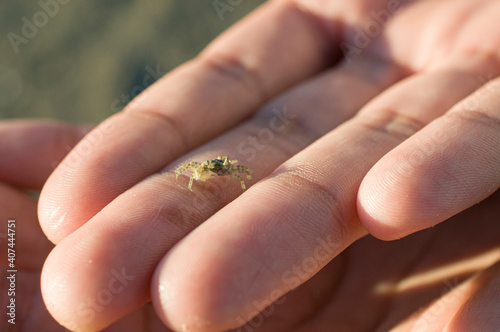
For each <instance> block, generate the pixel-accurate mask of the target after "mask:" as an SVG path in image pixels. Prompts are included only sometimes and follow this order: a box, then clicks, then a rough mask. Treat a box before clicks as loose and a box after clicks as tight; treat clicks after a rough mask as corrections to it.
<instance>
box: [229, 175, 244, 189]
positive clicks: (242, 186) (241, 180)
mask: <svg viewBox="0 0 500 332" xmlns="http://www.w3.org/2000/svg"><path fill="white" fill-rule="evenodd" d="M230 176H231V177H232V178H234V179H238V180H240V183H241V188H243V190H245V189H247V187H246V186H245V182H243V179H242V178H241V176H239V175H238V174H236V173H232V174H231V175H230Z"/></svg>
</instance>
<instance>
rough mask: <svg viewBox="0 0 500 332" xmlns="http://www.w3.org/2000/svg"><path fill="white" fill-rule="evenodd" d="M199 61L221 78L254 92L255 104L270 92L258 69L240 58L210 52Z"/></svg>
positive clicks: (267, 96) (264, 99) (263, 99)
mask: <svg viewBox="0 0 500 332" xmlns="http://www.w3.org/2000/svg"><path fill="white" fill-rule="evenodd" d="M201 61H202V64H204V65H205V66H207V68H209V70H211V71H213V72H214V73H216V74H217V75H219V76H221V77H222V78H224V79H227V80H229V81H232V82H235V83H236V84H241V85H243V86H244V87H246V89H247V90H248V91H252V92H254V96H255V98H256V99H257V100H256V104H261V103H263V102H264V101H266V100H267V99H268V98H269V95H270V94H269V93H268V91H267V89H266V87H265V84H264V80H263V79H262V78H261V77H260V76H259V73H258V71H257V70H255V69H252V68H251V67H250V66H248V65H246V64H245V63H244V62H243V61H242V60H241V59H239V58H237V57H229V56H226V55H222V54H211V55H210V57H205V58H201Z"/></svg>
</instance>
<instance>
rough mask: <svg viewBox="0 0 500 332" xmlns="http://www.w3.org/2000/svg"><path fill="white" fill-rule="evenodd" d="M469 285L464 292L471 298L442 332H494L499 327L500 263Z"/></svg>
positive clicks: (451, 318)
mask: <svg viewBox="0 0 500 332" xmlns="http://www.w3.org/2000/svg"><path fill="white" fill-rule="evenodd" d="M471 283H472V285H467V286H468V287H467V288H468V289H467V290H466V291H472V292H473V294H472V296H471V297H470V298H469V299H467V302H465V303H463V304H462V306H461V307H460V309H459V310H457V313H456V314H455V315H453V316H452V317H450V320H449V321H448V323H447V324H446V327H445V328H444V330H443V331H444V332H451V331H457V332H465V331H488V330H489V331H494V330H495V329H497V328H498V326H500V302H499V301H498V299H499V298H500V262H499V263H497V264H496V265H495V266H493V267H491V268H490V269H488V270H487V271H485V273H482V274H481V275H479V276H478V277H477V280H473V281H471ZM474 288H476V290H475V289H474ZM474 290H475V291H474ZM464 292H465V291H464ZM485 317H488V318H487V319H485Z"/></svg>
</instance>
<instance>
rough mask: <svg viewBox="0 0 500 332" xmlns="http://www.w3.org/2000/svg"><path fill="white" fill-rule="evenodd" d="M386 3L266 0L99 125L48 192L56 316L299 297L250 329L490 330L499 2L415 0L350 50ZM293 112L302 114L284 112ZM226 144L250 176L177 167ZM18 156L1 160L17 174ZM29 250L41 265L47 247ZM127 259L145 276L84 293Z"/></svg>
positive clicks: (49, 301) (107, 319) (215, 320)
mask: <svg viewBox="0 0 500 332" xmlns="http://www.w3.org/2000/svg"><path fill="white" fill-rule="evenodd" d="M386 8H388V7H387V3H386V1H381V0H378V1H374V0H370V1H368V0H366V1H361V0H358V1H349V2H346V1H333V0H329V1H326V0H324V1H320V0H316V1H312V0H308V1H302V2H300V1H285V0H282V1H271V2H269V3H268V4H266V5H265V6H263V7H262V8H261V9H260V10H258V11H257V12H255V13H254V14H252V15H251V16H250V17H248V18H247V19H245V20H243V21H242V22H240V23H239V24H238V25H237V26H235V27H234V28H232V29H231V30H230V31H229V32H227V33H226V34H224V35H222V36H221V37H220V38H218V40H216V41H215V42H214V43H213V44H212V45H210V46H209V47H208V48H207V49H206V50H205V51H204V52H203V53H202V54H201V55H200V56H199V57H198V58H196V59H195V60H193V61H191V62H189V63H187V64H186V65H184V66H182V67H180V68H179V69H178V70H176V71H175V72H173V73H171V74H169V75H168V76H167V77H165V78H164V79H162V80H161V81H159V82H158V83H157V84H155V85H154V86H153V87H151V88H150V89H148V90H147V91H146V92H145V93H144V94H143V95H142V96H141V97H140V100H139V101H138V102H136V103H134V104H133V106H131V107H129V108H128V109H126V110H125V111H124V112H122V113H120V114H117V115H115V116H114V117H112V118H111V119H108V120H107V121H106V122H105V123H104V124H102V125H100V126H98V127H97V128H96V129H95V130H94V131H93V132H92V133H90V134H89V135H88V136H87V137H86V138H84V139H83V141H82V143H81V144H82V145H81V146H83V145H84V144H86V146H85V149H83V148H82V149H80V150H79V148H78V146H77V147H76V148H75V150H73V152H71V153H70V155H69V157H68V159H67V160H66V161H65V162H63V163H62V164H61V166H60V168H58V169H57V170H56V171H55V172H54V173H53V174H52V175H51V176H50V178H49V179H48V181H47V183H46V185H45V187H44V189H43V191H42V195H41V197H40V204H39V218H40V223H41V226H42V228H43V231H44V232H45V234H46V235H47V236H48V238H49V239H50V240H51V241H52V242H54V243H56V244H57V246H56V247H55V249H54V250H53V251H52V252H51V253H50V255H49V256H48V257H47V260H46V262H45V265H44V268H43V271H42V275H41V287H42V294H43V297H44V301H45V303H46V305H47V307H48V310H49V312H50V313H51V314H52V315H53V317H54V318H55V319H56V320H57V321H58V322H59V323H61V324H63V325H66V326H71V327H72V328H74V329H80V330H97V329H102V328H105V327H106V326H110V325H112V327H111V330H112V329H114V328H117V327H116V326H119V325H120V324H126V326H134V327H138V329H137V330H138V331H139V330H141V329H142V330H143V331H151V330H152V331H165V330H167V329H166V328H165V327H164V325H163V324H165V325H167V326H168V327H169V329H171V330H182V329H183V328H190V329H191V331H221V330H228V329H234V328H236V327H237V326H238V325H240V324H242V323H244V321H245V320H247V319H248V318H250V317H251V316H252V315H254V314H255V313H256V312H257V310H258V309H262V307H263V306H265V305H266V304H269V301H272V300H275V299H276V298H277V297H279V296H282V295H285V294H287V295H286V298H285V300H281V301H280V302H279V303H280V304H279V305H275V306H274V307H273V311H272V313H271V314H269V317H267V316H265V312H264V313H263V314H264V317H267V318H266V319H264V320H262V323H259V322H260V321H256V322H257V323H258V324H257V323H255V324H257V325H259V327H258V328H256V327H252V328H253V330H255V331H311V330H317V331H330V330H331V327H332V326H334V327H335V328H336V330H339V331H352V330H355V331H373V330H377V328H378V329H379V331H386V330H388V329H390V328H394V329H395V330H396V331H410V330H411V328H412V327H418V328H422V326H424V325H425V324H428V325H425V326H429V327H432V328H433V329H436V330H439V331H441V330H445V331H471V330H478V331H494V330H495V328H496V327H497V326H499V324H500V322H499V321H498V320H499V317H500V314H499V311H500V308H499V304H498V303H500V301H499V300H498V299H499V298H500V294H499V289H500V288H499V287H498V284H499V283H500V264H498V263H497V262H498V261H499V260H500V255H499V254H498V252H497V251H495V249H496V248H498V247H499V245H500V243H499V242H498V234H499V228H500V223H498V222H497V221H498V212H499V210H498V206H499V203H500V196H499V195H498V194H493V193H494V192H495V191H496V190H497V189H498V188H499V186H500V172H499V171H498V170H499V169H500V144H499V143H498V142H500V130H499V122H500V120H499V119H500V107H499V105H500V93H499V91H500V83H498V79H497V77H498V75H499V74H500V64H499V61H498V59H499V58H500V57H499V56H500V54H499V53H500V51H499V50H500V47H499V45H500V34H499V33H498V29H497V28H496V27H497V22H498V19H499V14H498V13H499V12H500V3H499V2H498V1H492V0H491V1H486V0H485V1H477V0H476V1H472V0H454V1H451V0H444V1H414V2H412V3H410V4H409V5H408V6H406V7H405V8H404V9H402V10H400V11H398V12H397V13H396V14H395V16H394V18H393V20H392V21H391V22H390V23H389V24H388V25H387V26H386V27H385V28H384V29H383V31H381V33H380V34H379V35H378V36H374V37H373V38H372V39H371V41H370V42H369V43H367V44H366V45H364V46H363V47H360V52H359V54H358V53H356V54H352V56H351V57H350V61H347V60H340V61H338V62H335V59H340V58H341V56H342V54H341V51H340V49H341V48H340V45H341V43H342V42H348V43H349V44H352V45H356V43H355V40H356V30H355V29H354V28H353V26H359V27H361V29H363V28H364V27H365V25H366V24H367V22H368V23H369V22H371V21H373V20H374V19H373V16H371V14H370V13H371V12H372V11H375V12H378V11H380V10H384V9H386ZM283 36H293V37H294V38H283ZM370 38H371V37H370ZM486 81H489V82H488V83H486V85H485V82H486ZM170 94H171V95H170ZM174 99H175V101H173V100H174ZM283 106H286V109H287V112H288V114H289V115H294V117H291V116H290V117H288V118H283V117H282V118H281V120H280V121H281V123H279V122H276V121H274V120H273V118H274V117H275V113H274V112H273V109H275V108H278V109H281V110H282V109H283ZM256 110H257V111H256ZM208 111H210V112H211V113H210V114H211V115H210V119H218V120H217V121H209V120H210V119H207V118H206V114H207V112H208ZM253 112H256V113H255V114H253ZM186 114H189V116H186ZM251 115H253V117H250V116H251ZM283 119H286V120H287V121H284V120H283ZM285 123H286V125H285ZM282 124H283V125H284V127H283V126H280V125H282ZM266 128H267V129H269V128H271V129H273V128H281V130H275V131H274V136H273V139H272V140H269V139H268V140H267V141H266V142H267V144H263V143H262V140H261V141H259V142H260V146H257V145H253V144H250V145H249V146H250V147H252V148H254V149H255V154H254V158H250V157H249V156H250V155H249V154H248V155H245V153H244V151H243V150H242V149H241V148H240V149H238V145H239V144H241V143H245V142H247V141H248V138H249V137H254V138H255V137H260V136H259V132H260V133H262V130H264V129H266ZM54 130H56V131H57V130H59V129H54ZM125 133H126V135H125ZM0 134H1V132H0ZM65 135H66V134H65ZM72 137H74V136H72ZM214 137H215V138H214ZM96 141H97V142H98V144H96V143H95V142H96ZM117 142H119V143H117ZM40 144H41V143H40ZM49 146H50V147H51V149H54V150H57V151H59V152H58V155H60V154H61V152H60V151H63V150H64V147H61V146H58V145H57V144H52V145H49ZM195 146H197V148H196V149H195V148H194V147H195ZM89 147H90V150H89ZM240 147H241V146H240ZM244 147H245V148H248V146H246V145H245V146H244ZM257 147H258V148H257ZM64 151H65V150H64ZM82 151H86V152H85V153H84V152H82ZM88 151H90V152H88ZM11 153H15V152H11ZM214 155H228V156H231V158H235V159H238V160H239V161H240V162H242V164H244V165H245V166H248V167H250V168H251V169H252V170H253V171H254V179H255V181H253V182H252V183H253V185H252V187H251V188H249V189H248V190H247V191H246V192H245V193H243V194H242V193H241V187H239V184H238V183H237V181H230V182H224V181H223V180H224V178H227V177H218V178H215V179H213V180H210V181H207V182H200V183H198V184H199V185H200V186H199V189H200V191H199V192H198V191H196V192H195V194H196V195H195V196H194V197H193V193H191V192H190V191H189V190H187V188H186V187H185V186H181V185H179V184H178V183H177V182H176V180H175V176H173V175H172V176H165V175H164V173H165V172H168V171H171V170H172V169H173V168H175V165H180V164H183V163H187V162H189V161H192V160H199V161H203V160H207V159H210V158H211V156H214ZM23 156H25V155H23ZM51 156H52V155H51V154H48V157H47V159H46V160H45V162H46V163H47V164H48V163H49V161H50V163H51V162H52V160H51V159H48V158H50V157H51ZM39 158H41V159H43V158H42V157H39ZM20 159H21V158H20ZM250 159H251V160H250ZM26 164H28V161H26ZM2 167H4V166H2ZM7 171H8V172H11V173H13V174H16V175H17V176H16V177H12V176H10V174H11V173H5V172H7ZM30 171H32V170H30ZM23 172H27V167H25V168H22V167H17V168H15V169H11V170H9V169H7V170H5V169H1V172H0V174H9V177H3V178H2V180H3V181H7V180H6V179H7V178H8V179H9V181H10V182H9V183H10V184H13V185H16V186H19V187H24V186H27V185H30V184H29V183H17V182H19V181H20V179H22V178H23ZM48 173H49V170H48V168H47V167H46V168H44V170H43V171H42V170H41V171H40V172H39V176H38V178H37V179H36V181H35V182H36V185H37V186H38V187H39V186H41V183H42V179H44V178H45V177H46V176H48ZM16 179H17V180H16ZM259 180H260V181H259ZM16 181H17V182H16ZM256 182H257V183H256ZM488 196H491V197H489V198H488V199H487V201H485V202H483V203H481V204H480V205H476V206H474V207H473V208H470V209H468V208H469V207H470V206H472V205H474V204H476V203H477V202H479V201H482V200H483V199H485V198H487V197H488ZM13 197H14V198H13V199H14V200H16V199H19V200H18V202H21V201H22V199H21V196H13ZM16 197H17V198H16ZM229 202H231V204H229V205H227V206H226V204H228V203H229ZM19 205H20V203H19V204H17V205H16V204H8V205H6V206H5V208H4V209H5V211H7V215H16V213H20V211H21V208H20V207H19ZM29 208H30V209H31V211H34V206H33V204H32V205H31V206H30V207H29ZM16 209H18V210H16ZM23 209H27V208H26V207H24V208H23ZM464 210H466V211H465V212H462V213H460V212H461V211H464ZM216 212H217V213H216ZM457 214H458V215H457ZM454 215H456V216H455V217H453V218H452V219H451V220H449V221H447V222H446V223H442V224H440V223H441V222H442V221H444V220H446V219H448V218H450V217H452V216H454ZM32 219H33V218H32ZM433 225H437V226H435V227H433V228H429V227H430V226H433ZM32 227H34V226H32ZM427 228H428V229H427ZM422 229H426V230H425V231H423V232H420V233H418V234H415V235H411V236H408V237H406V236H407V235H410V234H412V233H415V232H417V231H419V230H422ZM369 233H371V234H372V235H374V236H375V237H378V238H380V239H383V240H394V239H399V238H403V239H402V240H399V241H394V242H387V243H386V242H381V241H378V240H375V239H373V238H372V237H366V238H363V237H364V236H365V235H367V234H369ZM361 238H363V239H361ZM358 239H361V240H359V241H357V240H358ZM34 255H35V256H36V257H38V263H37V265H36V267H37V268H40V265H41V262H42V261H43V259H44V258H45V257H44V256H45V255H46V251H44V252H36V253H34ZM325 264H326V266H325V268H324V269H323V270H321V272H319V273H318V270H319V269H320V268H321V267H322V266H323V265H325ZM122 269H125V271H126V272H127V273H128V275H130V276H133V280H131V281H130V282H128V283H127V285H126V286H124V287H123V289H121V290H120V291H116V292H114V293H112V294H113V299H112V301H111V302H109V303H107V304H106V305H103V303H102V301H104V300H102V301H101V302H100V303H94V304H92V302H90V303H91V304H89V302H88V301H89V297H90V298H96V297H97V296H98V295H99V294H103V290H109V289H110V285H113V287H115V286H116V285H114V284H110V281H111V280H112V278H113V271H115V272H116V271H122ZM473 273H477V274H476V275H475V276H474V277H473V278H470V277H471V275H472V274H473ZM306 281H307V282H306ZM294 287H298V288H297V290H296V291H294V292H292V293H288V291H290V290H291V289H292V288H294ZM113 289H115V288H113ZM449 289H453V290H454V291H452V292H451V293H450V292H448V293H446V291H448V290H449ZM445 293H446V294H445ZM149 301H152V303H153V305H151V304H147V305H146V306H144V304H146V303H148V302H149ZM436 301H437V302H436ZM82 303H83V304H82ZM38 305H39V306H41V305H42V304H41V303H38ZM82 306H83V307H82ZM89 306H94V307H93V308H94V309H93V311H92V312H93V314H94V315H93V316H91V315H89V314H88V309H89ZM268 312H269V311H268ZM478 313H481V315H478ZM127 315H128V316H127ZM125 316H126V317H125ZM33 317H34V316H32V317H30V318H29V319H36V318H33ZM45 317H47V316H45ZM124 317H125V318H124ZM481 317H488V319H481ZM257 318H258V317H257ZM113 324H118V325H113ZM133 324H136V325H133ZM122 326H123V325H122ZM423 330H426V329H423Z"/></svg>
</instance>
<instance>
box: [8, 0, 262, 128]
mask: <svg viewBox="0 0 500 332" xmlns="http://www.w3.org/2000/svg"><path fill="white" fill-rule="evenodd" d="M263 2H264V1H263V0H252V1H248V0H246V1H245V0H216V1H212V0H201V1H200V0H198V1H193V0H184V1H181V0H177V1H173V0H146V1H144V0H142V1H141V0H107V1H103V0H86V1H76V0H40V1H33V0H15V1H14V0H8V1H2V2H1V3H0V33H1V35H2V36H1V37H2V38H1V39H0V118H2V119H6V118H32V117H43V118H57V119H61V120H65V121H71V122H79V123H82V122H83V123H98V122H100V121H102V120H104V119H105V118H107V117H108V116H110V115H111V114H113V113H114V112H116V111H118V110H119V109H120V108H122V107H123V106H124V105H125V103H126V102H127V100H129V99H131V98H132V97H133V96H135V95H137V94H138V93H139V92H140V91H142V90H143V89H144V88H145V87H146V86H145V85H144V78H145V77H146V76H147V75H152V76H158V75H157V73H166V72H168V71H170V70H171V69H173V68H174V67H176V66H178V65H179V64H181V63H183V62H185V61H187V60H189V59H191V58H193V57H194V56H196V54H198V53H199V52H200V51H201V50H202V49H203V47H204V46H206V45H207V44H208V43H209V42H210V41H211V40H212V39H214V38H215V37H216V36H217V35H218V34H220V33H221V32H222V31H224V30H225V29H227V28H228V27H229V26H230V25H232V24H233V23H234V22H236V21H237V20H239V19H240V18H241V17H243V16H244V15H246V14H247V13H248V12H250V11H251V10H252V9H254V8H255V7H257V6H258V5H260V4H261V3H263ZM148 83H152V81H151V80H149V81H148Z"/></svg>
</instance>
